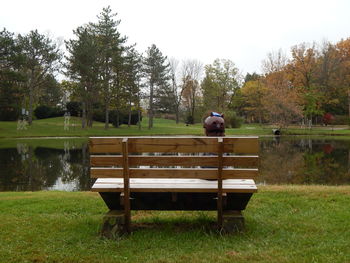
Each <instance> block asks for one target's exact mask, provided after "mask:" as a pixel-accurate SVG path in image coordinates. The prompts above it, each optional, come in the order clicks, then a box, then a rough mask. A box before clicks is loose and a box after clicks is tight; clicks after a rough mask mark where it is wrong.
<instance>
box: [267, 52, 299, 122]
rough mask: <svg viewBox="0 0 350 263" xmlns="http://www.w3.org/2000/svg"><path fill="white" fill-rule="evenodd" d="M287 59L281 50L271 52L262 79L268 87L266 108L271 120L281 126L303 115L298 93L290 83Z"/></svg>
mask: <svg viewBox="0 0 350 263" xmlns="http://www.w3.org/2000/svg"><path fill="white" fill-rule="evenodd" d="M287 61H288V60H287V58H286V56H285V55H284V54H283V52H282V51H281V50H279V51H278V52H273V53H269V54H268V55H267V59H266V60H264V61H263V69H264V70H265V76H264V78H263V79H262V81H263V84H264V86H265V87H266V88H267V94H266V96H264V97H263V104H264V109H265V111H266V112H267V113H268V116H269V119H270V121H271V122H272V123H275V124H276V125H278V126H279V128H283V127H286V126H287V125H288V124H290V123H291V122H292V121H294V120H297V119H299V118H301V116H302V111H301V107H300V105H299V97H298V94H297V92H296V90H295V89H293V87H292V86H291V85H290V84H291V83H290V81H289V79H288V73H287V72H286V65H287Z"/></svg>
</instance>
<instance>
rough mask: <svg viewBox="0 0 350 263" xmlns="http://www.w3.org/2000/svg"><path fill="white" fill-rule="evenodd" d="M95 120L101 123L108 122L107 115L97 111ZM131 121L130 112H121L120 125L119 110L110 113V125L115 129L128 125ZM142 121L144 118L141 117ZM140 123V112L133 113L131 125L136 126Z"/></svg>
mask: <svg viewBox="0 0 350 263" xmlns="http://www.w3.org/2000/svg"><path fill="white" fill-rule="evenodd" d="M94 120H95V121H99V122H105V120H106V113H105V112H104V111H103V110H101V109H98V110H95V111H94ZM128 120H129V113H128V112H124V111H123V112H120V111H119V123H118V111H117V110H111V111H109V123H112V124H113V126H114V127H119V126H120V125H122V124H128ZM141 120H142V116H141ZM137 123H138V112H137V111H132V112H131V125H136V124H137Z"/></svg>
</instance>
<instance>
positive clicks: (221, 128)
mask: <svg viewBox="0 0 350 263" xmlns="http://www.w3.org/2000/svg"><path fill="white" fill-rule="evenodd" d="M203 128H204V132H205V135H206V136H225V121H224V115H223V114H219V113H217V112H211V113H210V116H208V117H207V118H206V119H205V120H204V125H203Z"/></svg>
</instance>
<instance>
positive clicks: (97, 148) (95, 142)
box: [89, 137, 123, 153]
mask: <svg viewBox="0 0 350 263" xmlns="http://www.w3.org/2000/svg"><path fill="white" fill-rule="evenodd" d="M122 141H123V138H121V137H118V138H117V137H91V138H90V140H89V151H90V153H121V152H122Z"/></svg>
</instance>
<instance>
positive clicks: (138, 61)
mask: <svg viewBox="0 0 350 263" xmlns="http://www.w3.org/2000/svg"><path fill="white" fill-rule="evenodd" d="M124 60H125V62H124V70H125V74H124V87H125V92H126V97H127V104H128V106H127V107H128V126H130V124H131V114H132V107H135V108H136V109H137V112H138V124H139V128H140V124H141V107H140V96H141V95H140V93H141V90H140V86H141V84H140V83H141V78H142V76H143V72H142V58H141V55H140V54H139V53H138V52H137V51H136V50H135V49H134V48H130V49H129V50H128V52H127V55H126V57H125V59H124ZM135 95H136V96H135Z"/></svg>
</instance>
